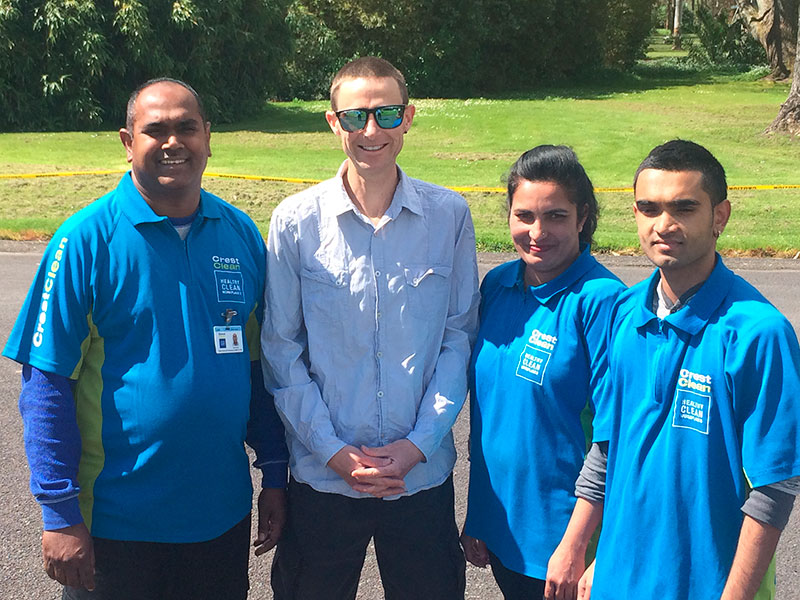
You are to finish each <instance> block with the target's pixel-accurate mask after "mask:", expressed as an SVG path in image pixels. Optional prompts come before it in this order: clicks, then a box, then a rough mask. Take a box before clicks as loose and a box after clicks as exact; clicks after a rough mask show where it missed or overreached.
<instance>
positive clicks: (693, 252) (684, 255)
mask: <svg viewBox="0 0 800 600" xmlns="http://www.w3.org/2000/svg"><path fill="white" fill-rule="evenodd" d="M635 197H636V202H635V204H634V206H633V212H634V214H635V216H636V227H637V228H638V231H639V242H640V243H641V245H642V250H643V251H644V253H645V255H646V256H647V258H649V259H650V261H651V262H652V263H653V264H654V265H656V266H657V267H658V268H659V269H661V273H662V276H663V277H664V279H665V281H666V282H667V283H668V284H669V285H670V287H671V289H672V291H673V292H674V296H675V297H679V296H680V295H681V294H683V292H685V291H686V290H688V289H689V288H691V287H693V286H694V285H696V284H697V283H700V282H702V281H704V280H705V279H706V278H707V277H708V276H709V274H710V273H711V270H712V269H713V268H714V262H715V251H716V244H717V238H718V237H719V235H720V234H721V233H722V231H723V229H725V225H726V224H727V222H728V217H729V216H730V212H731V205H730V202H729V201H728V200H723V201H722V202H720V203H719V204H717V205H716V206H714V207H712V206H711V198H710V197H709V195H708V193H707V192H706V191H705V190H704V189H703V174H702V173H700V172H699V171H662V170H660V169H644V170H643V171H642V172H641V173H639V177H638V179H637V180H636V194H635ZM673 299H674V298H673Z"/></svg>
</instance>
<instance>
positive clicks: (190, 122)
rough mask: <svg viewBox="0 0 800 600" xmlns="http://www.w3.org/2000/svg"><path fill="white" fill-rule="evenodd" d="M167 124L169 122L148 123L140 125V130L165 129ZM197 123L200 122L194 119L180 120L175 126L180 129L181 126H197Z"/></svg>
mask: <svg viewBox="0 0 800 600" xmlns="http://www.w3.org/2000/svg"><path fill="white" fill-rule="evenodd" d="M168 123H169V120H164V121H150V122H149V123H145V124H144V125H142V129H147V128H151V127H165V126H168V125H167V124H168ZM198 123H200V121H198V120H197V119H195V118H194V117H189V118H187V119H181V120H180V121H178V123H177V126H178V127H182V126H185V125H197V124H198Z"/></svg>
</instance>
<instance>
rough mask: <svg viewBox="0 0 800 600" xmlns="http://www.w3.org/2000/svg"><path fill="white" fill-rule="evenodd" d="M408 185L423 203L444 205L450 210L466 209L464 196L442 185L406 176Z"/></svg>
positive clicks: (436, 205) (435, 205)
mask: <svg viewBox="0 0 800 600" xmlns="http://www.w3.org/2000/svg"><path fill="white" fill-rule="evenodd" d="M406 177H407V179H408V182H409V185H411V187H412V188H413V189H414V192H415V193H416V194H417V196H418V197H419V198H420V200H421V201H422V202H423V204H424V205H427V206H434V207H444V208H447V209H450V210H466V209H467V201H466V200H465V199H464V196H462V195H461V194H459V193H458V192H456V191H453V190H451V189H449V188H446V187H444V186H441V185H438V184H435V183H430V182H428V181H423V180H422V179H415V178H414V177H408V176H406Z"/></svg>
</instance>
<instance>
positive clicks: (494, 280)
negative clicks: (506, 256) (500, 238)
mask: <svg viewBox="0 0 800 600" xmlns="http://www.w3.org/2000/svg"><path fill="white" fill-rule="evenodd" d="M518 276H519V259H514V260H510V261H508V262H504V263H503V264H501V265H497V266H496V267H493V268H492V269H491V270H489V272H488V273H486V276H485V277H484V278H483V282H484V283H483V287H485V288H486V289H489V288H494V287H497V286H498V285H500V283H509V282H510V281H512V280H516V279H517V278H518Z"/></svg>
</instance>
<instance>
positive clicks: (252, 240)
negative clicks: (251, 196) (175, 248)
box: [202, 190, 264, 250]
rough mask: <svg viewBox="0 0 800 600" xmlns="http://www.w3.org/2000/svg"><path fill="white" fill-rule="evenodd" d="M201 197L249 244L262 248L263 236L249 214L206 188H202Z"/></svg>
mask: <svg viewBox="0 0 800 600" xmlns="http://www.w3.org/2000/svg"><path fill="white" fill-rule="evenodd" d="M202 198H203V202H204V203H208V204H210V205H212V206H213V207H214V208H215V209H216V210H217V211H218V212H219V214H220V217H221V218H222V220H223V221H224V222H225V223H226V224H227V226H228V227H230V228H232V229H233V230H234V231H236V232H237V233H238V234H239V236H240V237H242V238H243V239H245V240H246V241H247V242H248V243H249V244H253V245H254V246H255V247H256V248H257V249H259V250H261V249H263V246H264V238H263V236H262V235H261V232H260V231H259V229H258V225H256V223H255V221H253V219H252V217H250V215H248V214H247V213H246V212H244V211H243V210H242V209H240V208H238V207H236V206H234V205H233V204H231V203H230V202H228V201H226V200H223V199H222V198H220V197H219V196H217V195H215V194H212V193H211V192H208V191H206V190H203V192H202Z"/></svg>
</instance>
